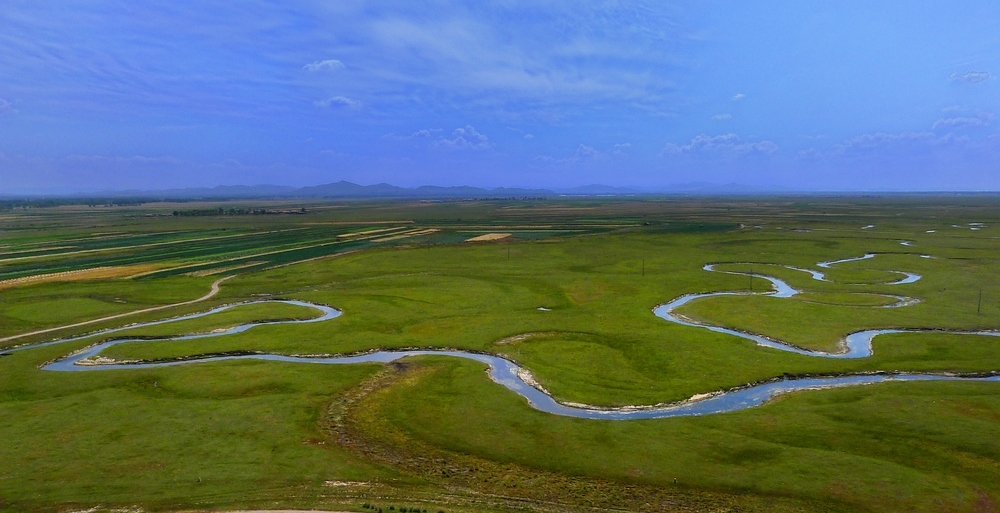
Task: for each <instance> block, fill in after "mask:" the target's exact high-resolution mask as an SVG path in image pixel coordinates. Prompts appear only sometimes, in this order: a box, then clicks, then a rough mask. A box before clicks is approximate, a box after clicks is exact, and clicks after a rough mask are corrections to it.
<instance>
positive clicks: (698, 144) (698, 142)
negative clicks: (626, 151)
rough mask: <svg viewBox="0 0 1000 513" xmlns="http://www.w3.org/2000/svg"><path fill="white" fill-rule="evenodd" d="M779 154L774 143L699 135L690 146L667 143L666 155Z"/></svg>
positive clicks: (730, 135)
mask: <svg viewBox="0 0 1000 513" xmlns="http://www.w3.org/2000/svg"><path fill="white" fill-rule="evenodd" d="M777 152H778V145H777V144H775V143H774V142H772V141H744V140H743V139H741V138H740V137H739V136H738V135H736V134H733V133H729V134H723V135H716V136H709V135H704V134H702V135H699V136H697V137H695V138H694V139H691V142H690V143H688V144H674V143H667V144H666V145H665V146H664V147H663V154H664V155H684V154H709V153H711V154H732V155H749V154H760V155H772V154H775V153H777Z"/></svg>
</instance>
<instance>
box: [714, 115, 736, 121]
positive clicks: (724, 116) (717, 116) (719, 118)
mask: <svg viewBox="0 0 1000 513" xmlns="http://www.w3.org/2000/svg"><path fill="white" fill-rule="evenodd" d="M732 117H733V116H732V114H716V115H714V116H712V119H714V120H716V121H725V120H727V119H732Z"/></svg>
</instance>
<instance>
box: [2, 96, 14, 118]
mask: <svg viewBox="0 0 1000 513" xmlns="http://www.w3.org/2000/svg"><path fill="white" fill-rule="evenodd" d="M14 112H16V111H15V110H14V105H13V104H11V103H10V102H9V101H7V100H4V99H3V98H0V115H3V114H11V113H14Z"/></svg>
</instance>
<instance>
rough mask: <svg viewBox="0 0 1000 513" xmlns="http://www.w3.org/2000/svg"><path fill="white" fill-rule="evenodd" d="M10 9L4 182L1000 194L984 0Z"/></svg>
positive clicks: (119, 4)
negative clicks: (728, 186) (710, 186)
mask: <svg viewBox="0 0 1000 513" xmlns="http://www.w3.org/2000/svg"><path fill="white" fill-rule="evenodd" d="M154 4H158V5H154ZM2 5H3V7H2V8H0V194H2V193H4V192H24V191H71V190H100V189H126V188H141V189H154V188H166V187H187V186H214V185H219V184H257V183H272V184H282V185H313V184H318V183H326V182H332V181H338V180H342V179H343V180H350V181H354V182H358V183H362V184H371V183H377V182H389V183H393V184H397V185H404V186H414V185H423V184H436V185H460V184H468V185H478V186H487V187H495V186H530V187H572V186H577V185H584V184H590V183H602V184H608V185H616V186H632V187H643V188H657V187H664V186H668V185H671V184H679V183H688V182H712V183H719V184H725V183H741V184H747V185H755V186H769V187H770V186H777V187H784V188H788V189H795V190H1000V123H998V122H997V120H996V113H997V112H1000V94H998V93H1000V82H998V79H997V77H998V75H1000V30H997V26H1000V2H996V1H968V2H945V1H919V0H906V1H893V0H886V1H881V2H871V1H852V0H838V1H825V0H817V1H812V2H801V1H791V0H788V1H784V0H775V1H766V2H765V1H746V2H721V1H712V0H703V1H690V2H663V1H659V2H640V1H637V2H625V1H594V2H571V1H562V0H553V1H547V2H538V1H537V0H536V1H520V0H496V1H488V0H480V1H468V2H463V1H445V0H442V1H426V2H419V1H414V0H410V1H401V2H394V1H384V2H362V1H354V0H338V1H315V2H313V1H294V0H282V1H268V0H247V1H243V2H231V1H212V0H207V1H197V2H193V1H186V0H177V1H173V2H134V1H97V0H58V1H53V0H6V1H4V2H3V4H2Z"/></svg>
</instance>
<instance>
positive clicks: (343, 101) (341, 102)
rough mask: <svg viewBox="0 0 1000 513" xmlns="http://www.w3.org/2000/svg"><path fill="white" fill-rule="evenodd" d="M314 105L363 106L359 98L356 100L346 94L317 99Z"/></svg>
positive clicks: (350, 107)
mask: <svg viewBox="0 0 1000 513" xmlns="http://www.w3.org/2000/svg"><path fill="white" fill-rule="evenodd" d="M313 105H315V106H317V107H322V108H329V107H342V108H348V109H360V108H361V102H360V101H359V100H355V99H354V98H348V97H346V96H333V97H331V98H327V99H325V100H319V101H315V102H313Z"/></svg>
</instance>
